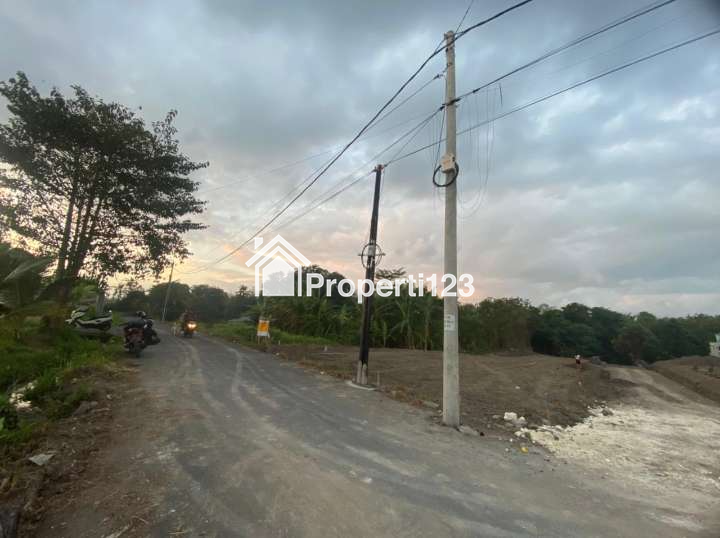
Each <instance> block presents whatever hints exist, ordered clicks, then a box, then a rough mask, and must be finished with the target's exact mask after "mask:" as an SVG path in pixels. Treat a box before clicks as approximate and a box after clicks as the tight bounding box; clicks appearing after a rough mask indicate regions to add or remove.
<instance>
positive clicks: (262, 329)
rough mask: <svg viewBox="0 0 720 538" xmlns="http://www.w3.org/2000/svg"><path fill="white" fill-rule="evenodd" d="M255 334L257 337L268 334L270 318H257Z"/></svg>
mask: <svg viewBox="0 0 720 538" xmlns="http://www.w3.org/2000/svg"><path fill="white" fill-rule="evenodd" d="M257 336H258V338H260V337H261V336H264V337H269V336H270V320H269V319H259V320H258V325H257Z"/></svg>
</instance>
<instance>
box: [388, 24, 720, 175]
mask: <svg viewBox="0 0 720 538" xmlns="http://www.w3.org/2000/svg"><path fill="white" fill-rule="evenodd" d="M719 33H720V28H717V29H715V30H711V31H710V32H707V33H704V34H701V35H699V36H696V37H693V38H691V39H687V40H686V41H682V42H680V43H676V44H675V45H672V46H669V47H666V48H664V49H662V50H658V51H656V52H653V53H652V54H648V55H646V56H642V57H641V58H637V59H635V60H632V61H630V62H627V63H624V64H622V65H619V66H617V67H614V68H612V69H609V70H607V71H604V72H602V73H600V74H598V75H595V76H592V77H590V78H587V79H585V80H582V81H580V82H576V83H575V84H572V85H570V86H567V87H565V88H563V89H561V90H557V91H555V92H553V93H550V94H548V95H545V96H543V97H539V98H538V99H535V100H534V101H530V102H529V103H525V104H524V105H520V106H518V107H515V108H513V109H511V110H508V111H507V112H503V113H502V114H498V115H497V116H494V117H493V118H490V119H487V120H485V121H482V122H480V123H477V124H475V125H472V126H470V127H468V128H466V129H463V130H462V131H459V132H458V135H462V134H465V133H469V132H470V131H473V130H474V129H477V128H479V127H482V126H484V125H487V124H488V123H490V122H493V121H495V120H499V119H502V118H504V117H506V116H509V115H510V114H515V113H516V112H520V111H522V110H525V109H526V108H530V107H531V106H534V105H537V104H539V103H542V102H543V101H547V100H548V99H552V98H553V97H556V96H558V95H560V94H562V93H565V92H569V91H570V90H574V89H575V88H578V87H580V86H583V85H585V84H589V83H590V82H594V81H596V80H598V79H600V78H603V77H606V76H608V75H612V74H613V73H617V72H618V71H622V70H623V69H627V68H628V67H632V66H633V65H636V64H639V63H641V62H645V61H647V60H650V59H652V58H655V57H657V56H660V55H662V54H665V53H667V52H671V51H673V50H676V49H679V48H680V47H684V46H686V45H690V44H692V43H695V42H697V41H700V40H702V39H706V38H708V37H711V36H713V35H716V34H719ZM470 93H472V92H470ZM444 141H445V139H444V138H441V139H440V140H438V141H437V142H433V143H432V144H427V145H425V146H422V147H420V148H416V149H414V150H412V151H411V152H409V153H406V154H404V155H401V156H399V157H397V158H396V159H394V160H392V161H389V162H387V163H385V164H384V166H389V165H391V164H394V163H396V162H398V161H401V160H403V159H406V158H408V157H410V156H412V155H415V154H417V153H420V152H421V151H424V150H426V149H429V148H432V147H435V146H437V145H438V144H441V143H442V142H444Z"/></svg>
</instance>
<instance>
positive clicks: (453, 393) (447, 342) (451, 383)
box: [441, 31, 460, 427]
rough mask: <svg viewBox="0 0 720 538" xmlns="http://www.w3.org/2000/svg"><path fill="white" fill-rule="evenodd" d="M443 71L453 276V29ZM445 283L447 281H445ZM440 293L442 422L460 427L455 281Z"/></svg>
mask: <svg viewBox="0 0 720 538" xmlns="http://www.w3.org/2000/svg"><path fill="white" fill-rule="evenodd" d="M445 43H446V48H445V55H446V58H447V73H446V76H445V114H446V120H445V121H446V125H447V133H446V140H445V155H444V156H443V162H442V165H441V167H442V171H443V172H444V173H445V178H446V181H445V187H444V189H445V250H444V252H445V259H444V264H443V265H444V271H445V275H453V276H454V277H455V278H456V279H457V276H458V274H457V175H458V168H457V164H456V159H457V153H456V152H457V147H456V135H457V127H456V119H455V32H453V31H450V32H447V33H446V34H445ZM448 284H451V282H449V283H448ZM447 291H448V292H452V293H446V294H444V296H443V310H444V314H445V316H444V330H443V423H444V424H446V425H447V426H454V427H458V426H460V360H459V357H458V302H457V282H456V283H455V284H453V285H452V286H448V289H447Z"/></svg>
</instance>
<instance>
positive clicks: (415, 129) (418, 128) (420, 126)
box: [181, 108, 441, 275]
mask: <svg viewBox="0 0 720 538" xmlns="http://www.w3.org/2000/svg"><path fill="white" fill-rule="evenodd" d="M440 110H441V108H438V109H437V110H435V111H434V112H433V113H431V114H430V115H428V116H426V117H425V118H424V119H423V120H422V121H421V122H420V123H418V124H417V125H415V126H414V127H413V128H411V129H410V130H409V131H406V132H405V133H404V134H402V135H400V136H399V137H398V138H396V139H395V140H394V141H393V142H391V143H390V144H389V145H388V146H386V147H385V148H384V149H383V150H381V151H380V152H379V153H377V154H376V155H375V156H373V157H372V158H371V159H370V160H368V161H366V162H365V163H363V164H362V165H361V166H360V167H358V169H357V170H355V171H354V172H352V173H351V174H350V175H349V176H346V178H347V177H351V176H354V175H355V174H357V173H358V172H359V170H362V169H363V168H365V167H366V166H368V164H369V163H370V162H375V161H376V160H377V159H378V158H379V157H380V156H381V155H382V154H383V153H385V152H387V151H389V150H390V149H391V148H393V147H394V146H395V145H397V144H398V143H400V142H401V141H402V140H403V139H405V138H406V137H408V136H410V137H411V138H410V140H412V139H413V138H414V137H415V135H416V134H417V133H418V132H420V131H421V130H422V129H423V127H424V126H425V125H427V124H428V123H429V122H430V121H431V120H432V118H434V117H435V116H436V115H437V114H438V113H439V112H440ZM406 146H407V144H406V145H405V146H403V148H405V147H406ZM401 151H402V150H401ZM367 175H369V174H366V175H365V176H362V177H361V178H359V179H363V178H364V177H366V176H367ZM341 181H343V180H341ZM357 183H358V181H355V182H353V185H354V184H357ZM308 188H309V186H308V187H306V188H305V189H303V191H302V192H304V191H306V190H307V189H308ZM347 188H349V186H347V187H344V188H342V189H341V190H340V191H339V192H337V193H335V194H334V195H332V196H331V197H330V198H328V200H330V199H332V198H334V197H335V196H337V195H339V194H340V193H341V192H344V191H345V190H347ZM327 192H329V191H326V193H325V194H327ZM321 196H324V195H321ZM298 197H299V195H298V196H296V197H295V198H294V199H293V200H296V199H297V198H298ZM316 200H318V198H316V199H315V200H314V201H316ZM328 200H324V201H322V202H320V204H318V205H317V206H315V207H312V208H311V209H310V210H309V211H307V212H305V213H303V214H302V215H300V217H302V216H305V215H306V214H307V213H309V212H310V211H312V210H314V209H316V208H317V207H319V206H320V205H322V204H323V203H325V202H326V201H328ZM314 201H313V202H314ZM288 207H289V205H286V206H285V208H284V209H287V208H288ZM283 212H284V211H282V212H280V213H278V214H277V215H275V217H273V218H272V219H271V221H270V222H268V223H267V224H266V225H265V226H263V228H262V229H261V231H264V230H265V229H267V228H268V227H269V226H270V225H271V224H272V223H273V222H274V221H275V220H277V218H278V217H280V215H282V213H283ZM292 220H296V219H290V220H289V221H287V222H286V223H284V224H282V225H281V226H284V225H286V224H287V223H289V222H292ZM261 231H258V232H256V233H255V234H254V235H252V236H251V237H250V239H248V240H246V241H245V242H244V243H242V244H241V245H238V246H237V247H236V248H235V249H233V250H232V251H230V252H229V253H227V254H225V255H224V256H222V257H221V258H218V259H217V260H215V261H213V262H210V263H209V264H207V265H206V266H205V267H201V268H200V269H195V270H193V271H182V272H181V273H182V274H185V275H187V274H196V273H200V272H202V271H205V270H207V269H209V268H210V267H212V266H213V265H217V264H218V263H221V262H223V261H225V260H226V259H227V258H229V257H231V256H232V255H233V254H235V253H236V252H237V251H238V250H240V249H241V248H242V247H244V246H245V245H247V244H249V243H250V241H252V239H253V238H254V237H257V235H258V234H259V233H261Z"/></svg>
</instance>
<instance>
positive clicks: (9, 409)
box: [0, 394, 18, 432]
mask: <svg viewBox="0 0 720 538" xmlns="http://www.w3.org/2000/svg"><path fill="white" fill-rule="evenodd" d="M17 427H18V414H17V411H16V410H15V407H13V405H12V404H11V403H10V400H8V399H7V398H6V397H5V396H3V395H2V394H0V432H4V431H8V430H16V429H17Z"/></svg>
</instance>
